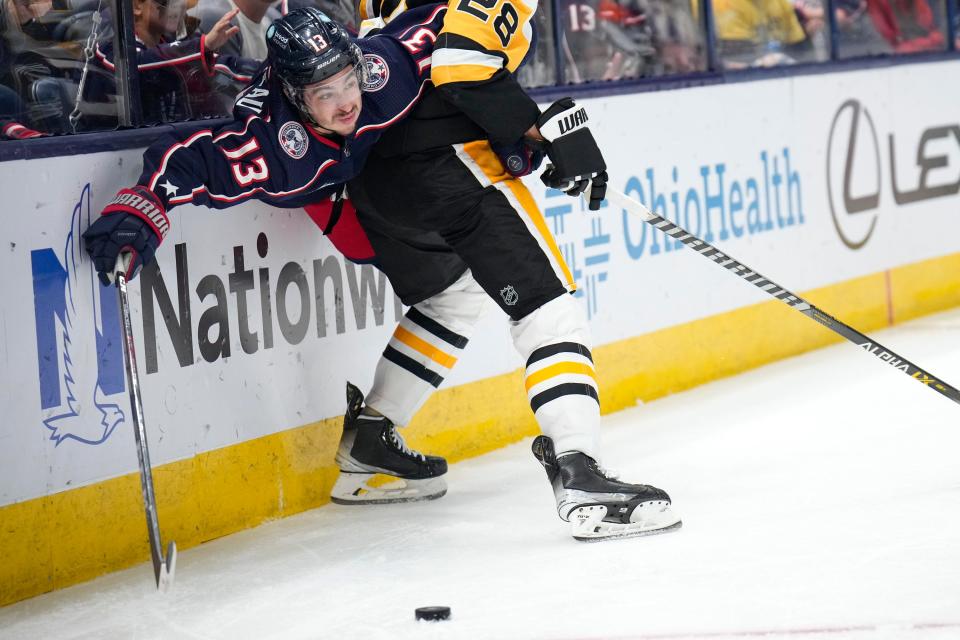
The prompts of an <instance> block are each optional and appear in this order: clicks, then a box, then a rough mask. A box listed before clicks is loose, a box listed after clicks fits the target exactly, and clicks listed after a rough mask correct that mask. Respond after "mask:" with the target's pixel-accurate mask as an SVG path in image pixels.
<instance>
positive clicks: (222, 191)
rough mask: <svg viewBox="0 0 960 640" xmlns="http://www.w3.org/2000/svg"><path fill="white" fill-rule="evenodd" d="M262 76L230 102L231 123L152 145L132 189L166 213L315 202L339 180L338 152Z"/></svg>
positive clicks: (334, 145) (332, 142)
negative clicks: (196, 207) (190, 207)
mask: <svg viewBox="0 0 960 640" xmlns="http://www.w3.org/2000/svg"><path fill="white" fill-rule="evenodd" d="M269 75H270V74H269V72H264V73H262V74H261V75H260V76H258V78H257V79H256V80H255V81H254V82H253V83H252V84H251V85H250V86H249V87H248V88H247V89H245V90H244V91H243V92H242V93H241V94H240V95H239V96H238V97H237V101H236V103H235V107H234V117H235V121H234V122H233V123H231V124H229V125H227V126H225V127H222V128H220V129H217V130H213V129H200V130H199V131H196V132H194V133H192V134H190V135H186V136H180V137H174V136H169V135H168V136H166V137H165V138H164V139H162V140H160V141H158V142H157V143H155V144H153V145H152V146H151V147H150V148H149V149H147V151H146V152H145V154H144V162H143V173H142V174H141V176H140V179H139V181H138V184H140V185H143V186H145V187H147V188H148V189H150V190H151V191H153V192H154V193H155V194H156V195H157V196H158V198H159V199H160V201H161V202H162V203H163V205H164V206H165V207H166V208H167V209H169V208H171V207H175V206H177V205H180V204H185V203H187V202H192V203H195V204H205V205H207V206H210V207H214V208H218V209H222V208H225V207H229V206H232V205H234V204H237V203H239V202H242V201H244V200H248V199H257V200H263V201H266V202H269V203H271V204H276V205H278V206H283V205H284V204H286V203H288V202H292V201H294V199H299V198H300V197H302V196H304V195H306V194H312V193H316V195H317V197H322V194H321V193H319V192H320V191H321V190H322V189H324V188H327V187H330V186H331V185H332V184H335V183H337V182H342V181H344V180H346V179H347V178H346V177H343V176H341V175H339V174H340V173H342V171H340V170H338V169H339V165H340V164H341V159H342V147H341V145H339V144H337V142H335V141H333V140H329V139H326V138H323V137H322V136H318V135H317V134H316V133H315V132H312V131H308V129H307V128H306V127H304V125H303V124H302V123H300V122H299V121H298V120H297V119H296V118H295V117H294V114H292V113H290V112H289V110H288V109H285V108H284V106H283V104H282V97H281V96H279V95H277V93H278V91H277V87H276V86H274V85H273V84H272V83H271V82H270V80H269ZM347 177H350V176H347Z"/></svg>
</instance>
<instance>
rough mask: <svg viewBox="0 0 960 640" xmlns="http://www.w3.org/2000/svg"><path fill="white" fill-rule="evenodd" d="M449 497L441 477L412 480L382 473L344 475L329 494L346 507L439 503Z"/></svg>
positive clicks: (444, 481) (346, 473) (345, 472)
mask: <svg viewBox="0 0 960 640" xmlns="http://www.w3.org/2000/svg"><path fill="white" fill-rule="evenodd" d="M446 493H447V482H446V480H445V479H444V478H443V477H442V476H440V477H437V478H425V479H422V480H412V479H403V478H396V477H393V476H387V475H384V474H379V473H350V472H347V471H341V472H340V477H339V478H337V482H336V484H334V485H333V489H332V490H331V491H330V500H331V502H334V503H336V504H343V505H365V504H397V503H400V502H422V501H425V500H436V499H437V498H442V497H443V496H444V495H445V494H446Z"/></svg>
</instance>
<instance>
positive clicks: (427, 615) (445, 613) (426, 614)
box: [413, 607, 450, 620]
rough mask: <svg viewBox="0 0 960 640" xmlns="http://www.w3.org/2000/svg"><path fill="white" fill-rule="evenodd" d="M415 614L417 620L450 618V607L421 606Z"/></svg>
mask: <svg viewBox="0 0 960 640" xmlns="http://www.w3.org/2000/svg"><path fill="white" fill-rule="evenodd" d="M413 614H414V616H416V618H417V620H449V619H450V607H419V608H418V609H417V610H416V611H414V612H413Z"/></svg>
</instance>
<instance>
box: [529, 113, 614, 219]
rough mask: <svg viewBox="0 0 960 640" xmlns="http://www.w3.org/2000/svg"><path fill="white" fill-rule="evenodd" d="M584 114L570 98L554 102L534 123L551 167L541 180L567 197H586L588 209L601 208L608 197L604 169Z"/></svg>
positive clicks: (600, 155) (600, 154)
mask: <svg viewBox="0 0 960 640" xmlns="http://www.w3.org/2000/svg"><path fill="white" fill-rule="evenodd" d="M587 120H588V118H587V112H586V110H585V109H584V108H583V107H577V105H576V104H575V103H574V101H573V100H572V99H570V98H562V99H560V100H557V101H556V102H554V103H553V104H552V105H550V108H549V109H547V110H546V111H545V112H544V113H543V115H541V116H540V119H539V120H537V128H538V129H539V130H540V135H542V136H543V137H544V138H545V139H546V140H547V144H546V149H545V150H546V153H547V157H548V158H550V164H548V165H547V168H546V170H545V171H544V172H543V173H542V174H541V175H540V180H541V181H542V182H543V183H544V184H545V185H547V186H548V187H550V188H551V189H559V190H560V191H563V192H564V193H566V194H567V195H571V196H578V195H580V194H581V193H585V194H586V195H587V198H588V199H589V204H588V206H589V208H590V210H591V211H596V210H597V209H599V208H600V204H601V203H602V202H603V198H604V196H606V193H607V165H606V163H605V162H604V160H603V154H602V153H600V148H599V147H598V146H597V141H596V140H594V139H593V134H592V133H591V132H590V127H588V126H587Z"/></svg>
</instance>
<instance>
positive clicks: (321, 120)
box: [303, 67, 361, 136]
mask: <svg viewBox="0 0 960 640" xmlns="http://www.w3.org/2000/svg"><path fill="white" fill-rule="evenodd" d="M303 100H304V102H305V103H306V105H307V109H308V110H309V112H310V115H311V116H312V117H313V119H314V121H316V123H317V124H318V125H320V127H321V128H322V129H326V130H327V131H332V132H333V133H339V134H340V135H342V136H347V135H350V134H351V133H353V130H354V129H355V128H356V126H357V118H359V117H360V105H361V99H360V84H359V83H358V82H357V74H356V73H354V71H353V67H348V68H347V69H344V70H343V71H341V72H340V73H338V74H337V75H335V76H333V77H332V78H327V79H326V80H324V81H322V82H318V83H316V84H311V85H309V86H307V87H306V88H305V89H304V90H303Z"/></svg>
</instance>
